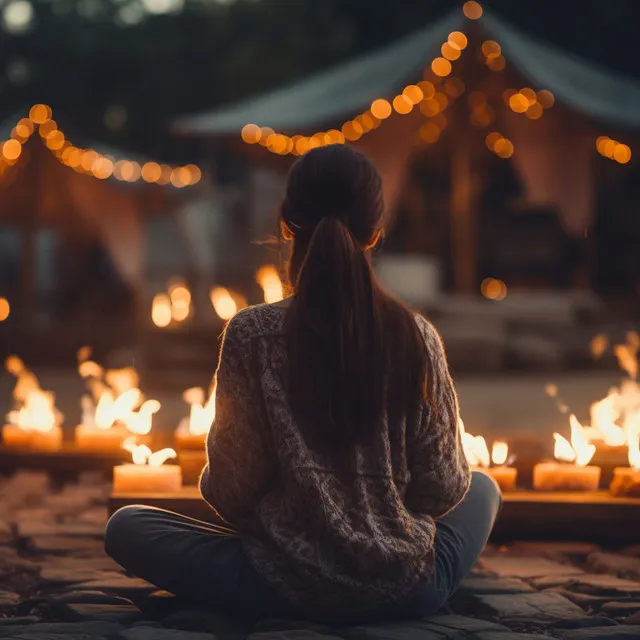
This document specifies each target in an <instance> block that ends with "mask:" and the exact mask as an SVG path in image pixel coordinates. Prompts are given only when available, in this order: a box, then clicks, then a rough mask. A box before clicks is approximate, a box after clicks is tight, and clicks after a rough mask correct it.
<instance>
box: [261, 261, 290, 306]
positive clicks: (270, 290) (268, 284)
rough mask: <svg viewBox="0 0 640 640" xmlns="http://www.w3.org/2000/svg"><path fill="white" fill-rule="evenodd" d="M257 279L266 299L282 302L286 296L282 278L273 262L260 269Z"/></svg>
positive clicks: (268, 301) (266, 300) (270, 302)
mask: <svg viewBox="0 0 640 640" xmlns="http://www.w3.org/2000/svg"><path fill="white" fill-rule="evenodd" d="M256 281H257V282H258V284H259V285H260V286H261V287H262V291H263V293H264V301H265V302H267V303H269V304H272V303H274V302H280V300H282V299H283V298H284V290H283V287H282V280H280V276H279V275H278V270H277V269H276V268H275V267H274V266H273V265H271V264H265V265H264V266H262V267H260V269H258V272H257V273H256Z"/></svg>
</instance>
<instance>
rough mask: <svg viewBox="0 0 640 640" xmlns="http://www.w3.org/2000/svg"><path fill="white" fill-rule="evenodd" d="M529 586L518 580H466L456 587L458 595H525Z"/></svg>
mask: <svg viewBox="0 0 640 640" xmlns="http://www.w3.org/2000/svg"><path fill="white" fill-rule="evenodd" d="M531 591H533V587H531V585H529V584H527V583H526V582H524V580H520V579H519V578H466V579H465V580H463V581H462V583H461V584H460V586H459V587H458V591H457V593H458V594H465V595H466V594H469V593H527V592H531Z"/></svg>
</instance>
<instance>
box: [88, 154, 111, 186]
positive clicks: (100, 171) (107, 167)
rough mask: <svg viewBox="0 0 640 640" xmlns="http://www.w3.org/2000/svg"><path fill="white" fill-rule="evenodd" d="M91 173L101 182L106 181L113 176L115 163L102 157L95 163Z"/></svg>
mask: <svg viewBox="0 0 640 640" xmlns="http://www.w3.org/2000/svg"><path fill="white" fill-rule="evenodd" d="M91 172H92V173H93V175H94V177H96V178H98V179H99V180H106V179H107V178H109V177H111V176H112V175H113V161H112V160H110V159H109V158H105V157H104V156H101V157H99V158H98V159H97V160H96V161H95V162H94V163H93V167H92V168H91Z"/></svg>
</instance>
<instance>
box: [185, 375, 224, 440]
mask: <svg viewBox="0 0 640 640" xmlns="http://www.w3.org/2000/svg"><path fill="white" fill-rule="evenodd" d="M182 397H183V399H184V401H185V402H186V403H187V404H188V405H190V407H191V409H190V411H189V425H188V431H189V433H190V434H191V435H194V436H201V435H206V434H207V433H209V429H210V428H211V425H212V424H213V419H214V418H215V415H216V390H215V386H214V387H213V388H212V389H211V393H210V395H209V399H208V400H207V401H206V402H205V396H204V389H202V387H192V388H191V389H187V390H186V391H185V392H184V393H183V394H182Z"/></svg>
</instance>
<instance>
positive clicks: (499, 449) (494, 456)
mask: <svg viewBox="0 0 640 640" xmlns="http://www.w3.org/2000/svg"><path fill="white" fill-rule="evenodd" d="M508 457H509V445H508V444H507V443H506V442H502V441H501V440H496V441H495V442H494V443H493V447H492V449H491V461H492V462H493V464H496V465H498V466H502V465H503V464H505V462H506V461H507V458H508Z"/></svg>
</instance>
